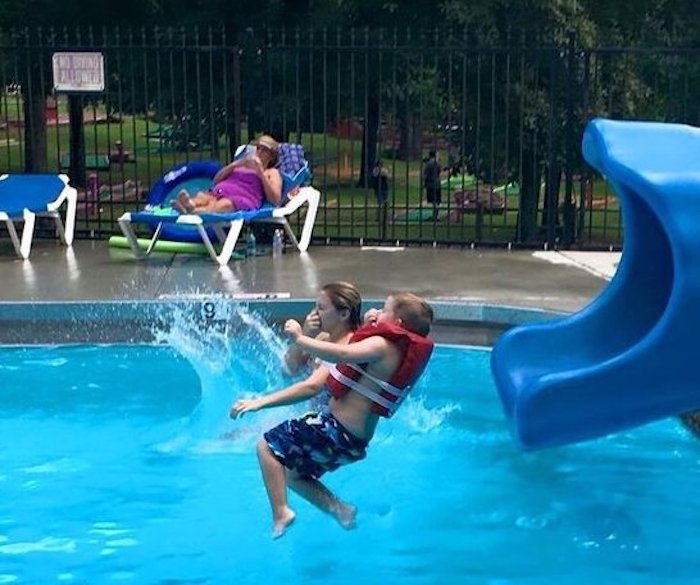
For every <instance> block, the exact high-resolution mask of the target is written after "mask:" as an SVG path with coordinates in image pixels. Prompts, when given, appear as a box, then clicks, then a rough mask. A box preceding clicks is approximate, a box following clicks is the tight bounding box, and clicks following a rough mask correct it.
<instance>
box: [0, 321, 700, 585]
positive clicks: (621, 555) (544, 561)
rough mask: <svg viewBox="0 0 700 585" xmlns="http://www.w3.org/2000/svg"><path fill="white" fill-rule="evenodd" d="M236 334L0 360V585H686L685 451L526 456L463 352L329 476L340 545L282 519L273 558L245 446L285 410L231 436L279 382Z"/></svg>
mask: <svg viewBox="0 0 700 585" xmlns="http://www.w3.org/2000/svg"><path fill="white" fill-rule="evenodd" d="M243 320H244V321H245V322H244V325H245V327H240V326H237V327H236V328H235V332H236V334H235V335H232V334H231V331H230V330H228V331H227V330H219V329H215V330H213V331H208V332H206V333H202V332H201V330H199V329H197V328H193V329H189V330H188V329H187V327H186V326H184V329H183V328H177V327H176V328H170V329H169V330H168V331H165V332H163V333H162V334H161V335H160V340H161V341H167V342H168V343H169V344H170V347H165V346H152V345H103V346H95V345H74V346H52V347H14V348H12V347H6V348H2V349H0V373H1V374H0V375H2V379H3V383H2V386H0V429H2V431H1V432H2V439H3V440H2V448H1V449H0V486H1V489H2V493H3V496H4V497H3V498H2V499H0V583H14V582H17V583H42V584H43V583H54V582H56V583H113V582H114V583H139V584H141V583H269V582H283V581H282V580H284V581H285V582H293V583H302V582H303V583H326V582H328V581H329V580H331V579H332V580H333V582H337V583H351V582H352V583H357V582H362V583H392V582H402V583H416V584H422V583H452V582H454V583H515V582H517V583H544V582H556V583H589V582H591V581H592V580H598V581H599V582H601V583H659V582H663V581H664V580H670V579H671V578H674V579H678V580H683V579H684V580H689V579H692V578H695V576H696V572H697V571H696V562H695V556H696V551H697V549H698V546H699V545H700V542H699V539H698V536H697V535H696V533H697V530H696V527H697V526H698V524H699V522H698V521H699V520H700V518H699V517H698V516H699V515H700V514H699V513H698V512H697V511H696V507H694V506H692V503H693V502H694V496H695V495H696V494H697V493H698V490H699V489H700V474H699V473H698V456H697V443H696V442H695V441H694V440H693V439H691V438H690V436H689V435H688V434H687V432H686V431H685V430H684V429H683V428H682V427H681V426H680V425H679V424H678V423H676V422H675V421H671V420H668V421H662V422H659V423H656V424H653V425H649V426H647V427H643V428H640V429H637V430H634V431H631V432H627V433H624V434H619V435H615V436H613V437H609V438H606V439H602V440H598V441H594V442H590V443H586V444H582V445H576V446H572V447H566V448H561V449H555V450H551V451H544V452H539V453H532V454H522V453H520V452H518V451H517V450H516V449H515V447H514V446H513V444H512V443H511V441H510V438H509V436H508V433H507V430H506V428H505V426H504V418H503V415H502V411H501V406H500V403H499V402H498V398H497V395H496V391H495V389H494V387H493V384H492V382H491V378H490V374H489V369H488V359H489V352H488V350H486V349H481V348H464V347H455V346H445V345H443V346H439V347H438V348H437V351H436V353H435V355H434V358H433V359H432V360H431V363H430V366H429V369H428V371H427V372H426V375H425V376H424V377H423V378H422V380H421V382H420V383H419V385H418V387H417V388H415V390H414V392H413V394H412V397H411V398H410V400H409V401H408V402H407V403H406V404H405V405H404V407H403V408H402V410H400V411H399V413H398V415H397V416H396V417H395V418H394V419H392V420H391V421H383V422H382V423H381V425H380V428H379V431H378V434H377V436H376V437H375V440H374V441H373V442H372V444H371V447H370V452H369V455H368V457H367V459H366V460H364V461H362V462H360V463H358V464H355V465H353V466H349V467H347V468H344V469H342V470H339V471H338V472H336V473H334V474H330V475H329V476H327V477H328V483H329V485H330V486H331V487H332V488H333V489H335V490H337V491H338V492H339V494H341V495H342V496H343V497H345V498H347V500H349V501H351V502H353V503H355V504H357V505H358V507H359V510H360V512H359V516H358V528H357V530H355V531H352V532H345V531H343V530H341V529H340V528H339V527H338V526H337V525H336V524H335V523H334V522H333V521H332V520H330V519H329V518H327V517H325V516H323V515H322V514H321V513H320V512H317V511H316V510H315V509H313V508H311V507H310V506H308V505H307V504H306V503H304V502H301V501H298V500H296V499H295V500H293V502H294V505H295V508H296V511H297V515H298V520H297V522H296V523H295V525H294V526H293V527H292V528H291V529H290V531H289V532H288V533H287V534H286V535H285V536H284V538H282V539H280V540H279V541H272V540H270V538H269V533H270V517H269V509H268V505H267V500H266V497H265V494H264V491H263V487H262V482H261V479H260V476H259V471H258V467H257V462H256V459H255V455H254V444H255V442H256V440H257V438H258V436H259V435H260V433H261V431H262V430H263V429H265V428H267V427H269V426H270V425H272V424H274V423H275V422H276V421H278V420H280V419H282V418H284V417H286V416H288V415H289V414H291V413H292V412H294V409H291V408H290V409H280V410H279V411H277V412H274V411H272V412H263V413H257V414H254V415H250V416H246V417H245V418H243V419H242V420H241V421H230V420H228V418H227V416H226V415H227V410H228V405H229V404H230V403H231V401H232V400H233V399H234V398H236V397H237V396H240V395H242V394H244V393H246V392H262V391H265V390H266V389H268V388H272V387H277V386H278V385H279V384H281V383H282V378H281V377H280V374H279V373H278V371H277V367H276V363H277V361H276V360H277V357H278V354H279V352H280V351H282V347H283V346H282V343H281V342H280V341H279V339H278V338H277V337H276V335H275V333H274V331H273V330H271V329H270V328H269V327H267V325H266V324H265V323H264V322H263V321H262V320H261V319H258V318H256V317H255V316H251V315H250V314H244V315H243ZM263 350H265V351H264V352H263ZM261 356H264V357H261ZM689 503H690V504H691V505H690V506H689V505H688V504H689Z"/></svg>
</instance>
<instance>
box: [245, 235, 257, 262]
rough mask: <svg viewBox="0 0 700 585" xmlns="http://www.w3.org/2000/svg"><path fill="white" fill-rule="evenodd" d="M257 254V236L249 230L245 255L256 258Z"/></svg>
mask: <svg viewBox="0 0 700 585" xmlns="http://www.w3.org/2000/svg"><path fill="white" fill-rule="evenodd" d="M256 254H257V243H256V241H255V234H254V233H253V230H252V229H251V230H248V237H247V238H246V240H245V255H246V256H248V257H249V258H250V257H254V256H255V255H256Z"/></svg>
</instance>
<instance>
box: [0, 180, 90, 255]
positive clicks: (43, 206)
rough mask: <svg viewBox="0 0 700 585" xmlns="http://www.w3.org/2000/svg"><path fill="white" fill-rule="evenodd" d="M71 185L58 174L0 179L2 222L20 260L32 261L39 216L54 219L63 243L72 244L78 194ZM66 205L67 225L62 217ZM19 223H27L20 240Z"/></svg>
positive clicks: (0, 215)
mask: <svg viewBox="0 0 700 585" xmlns="http://www.w3.org/2000/svg"><path fill="white" fill-rule="evenodd" d="M68 181H69V179H68V177H67V176H66V175H56V174H16V175H15V174H10V175H8V174H4V175H0V221H2V222H4V223H5V226H6V227H7V231H8V232H9V234H10V238H11V240H12V245H13V246H14V248H15V251H16V252H17V255H18V256H19V257H20V258H23V259H25V260H26V259H27V258H29V254H30V252H31V249H32V242H33V240H34V225H35V222H36V218H37V216H39V217H49V218H51V219H53V220H54V221H55V222H56V232H57V233H58V236H59V238H60V240H61V242H62V243H63V244H65V245H66V246H71V245H72V244H73V234H74V231H75V211H76V208H77V200H78V193H77V191H76V190H75V189H74V188H73V187H71V186H70V185H69V184H68ZM64 203H65V204H66V208H65V225H64V220H63V219H62V217H61V206H62V205H63V204H64ZM18 222H24V227H23V228H22V235H21V237H20V236H19V234H18V232H17V227H16V225H15V224H16V223H18Z"/></svg>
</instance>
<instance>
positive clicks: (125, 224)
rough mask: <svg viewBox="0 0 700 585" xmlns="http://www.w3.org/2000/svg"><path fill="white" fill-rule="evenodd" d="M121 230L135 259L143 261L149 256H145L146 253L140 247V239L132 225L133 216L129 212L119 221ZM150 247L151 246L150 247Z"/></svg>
mask: <svg viewBox="0 0 700 585" xmlns="http://www.w3.org/2000/svg"><path fill="white" fill-rule="evenodd" d="M117 223H118V224H119V228H120V229H121V230H122V233H123V234H124V237H126V241H127V242H129V248H131V253H132V254H133V255H134V257H135V258H138V259H139V260H143V259H144V258H146V257H147V256H148V254H144V251H143V250H142V249H141V247H140V246H139V241H138V238H137V237H136V234H135V233H134V227H133V226H132V225H131V214H130V213H129V212H126V213H124V214H123V215H122V216H121V217H120V218H119V219H118V220H117ZM149 247H150V246H149Z"/></svg>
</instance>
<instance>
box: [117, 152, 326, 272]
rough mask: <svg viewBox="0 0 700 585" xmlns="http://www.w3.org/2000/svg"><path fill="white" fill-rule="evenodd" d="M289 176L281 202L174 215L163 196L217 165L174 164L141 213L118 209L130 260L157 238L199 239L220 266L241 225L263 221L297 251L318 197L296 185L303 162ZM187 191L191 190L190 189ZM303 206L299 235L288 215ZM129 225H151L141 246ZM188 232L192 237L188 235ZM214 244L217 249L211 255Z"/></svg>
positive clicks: (307, 237)
mask: <svg viewBox="0 0 700 585" xmlns="http://www.w3.org/2000/svg"><path fill="white" fill-rule="evenodd" d="M301 164H302V166H301V168H299V169H298V170H297V171H296V172H295V173H294V174H293V175H292V174H290V173H289V172H286V173H285V172H283V201H284V204H283V205H282V206H280V207H273V206H271V205H264V206H263V207H262V208H261V209H256V210H252V211H235V212H232V213H207V214H178V213H177V212H175V211H174V210H172V209H170V207H169V205H168V198H169V197H171V196H172V194H173V193H174V192H175V193H176V192H177V191H178V190H180V189H182V188H183V187H184V184H185V183H186V182H187V181H199V183H200V184H199V188H201V187H202V184H201V182H202V179H205V180H211V178H212V177H213V176H214V174H215V173H216V171H217V170H218V169H219V168H220V166H221V165H220V164H219V163H211V162H201V161H199V162H193V163H187V164H185V165H180V166H178V167H176V168H174V169H172V170H171V171H169V172H168V173H166V174H165V176H164V177H163V178H162V179H161V180H160V181H159V182H158V183H157V184H156V185H155V186H154V188H153V189H152V191H151V198H149V205H148V206H146V209H145V210H144V211H142V212H138V213H133V212H127V213H124V214H123V215H122V216H121V217H120V218H119V219H118V220H117V221H118V223H119V227H120V229H121V231H122V233H123V234H124V236H125V237H126V239H127V242H128V244H129V247H130V248H131V250H132V252H133V254H134V256H135V257H136V258H140V259H143V258H146V257H148V255H149V254H150V253H151V252H152V251H153V250H154V248H155V245H156V243H157V242H158V241H159V239H160V238H161V237H163V238H164V239H168V240H181V241H190V242H191V241H193V240H196V241H201V242H202V243H203V244H204V246H205V247H206V249H207V251H208V252H209V255H210V256H211V258H212V259H213V260H214V261H215V262H216V263H218V264H220V265H222V266H223V265H225V264H228V262H229V260H230V259H231V256H232V254H233V251H234V248H235V246H236V243H237V241H238V237H239V235H240V233H241V229H242V228H243V225H244V224H245V223H253V222H258V223H260V222H264V223H274V224H277V225H279V226H281V227H282V228H283V229H284V231H285V233H286V235H287V238H288V239H289V241H290V242H291V243H292V244H293V245H294V246H295V247H296V248H297V249H298V250H299V251H300V252H305V251H306V249H307V248H308V247H309V243H310V242H311V235H312V232H313V229H314V224H315V222H316V214H317V212H318V205H319V201H320V198H321V195H320V193H319V192H318V190H316V189H315V188H313V187H311V186H302V187H300V186H299V184H300V183H301V182H303V181H304V180H305V178H308V177H309V176H310V173H309V170H308V163H307V162H306V161H305V160H302V161H301ZM191 190H192V191H194V190H196V188H193V189H191ZM304 205H306V216H305V218H304V222H303V225H302V229H301V233H300V235H299V237H297V234H295V233H294V230H293V229H292V227H291V225H290V223H289V221H288V217H289V216H290V215H292V214H294V213H296V212H299V211H301V210H302V207H303V206H304ZM134 223H145V224H147V225H148V226H150V227H151V230H152V236H151V238H150V241H149V243H148V245H147V246H146V248H145V249H144V248H143V247H142V246H141V245H140V243H139V241H138V238H137V236H136V233H135V231H134V226H133V224H134ZM193 236H195V237H194V238H193ZM216 243H220V244H221V245H222V246H221V251H220V252H218V253H217V250H216Z"/></svg>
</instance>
